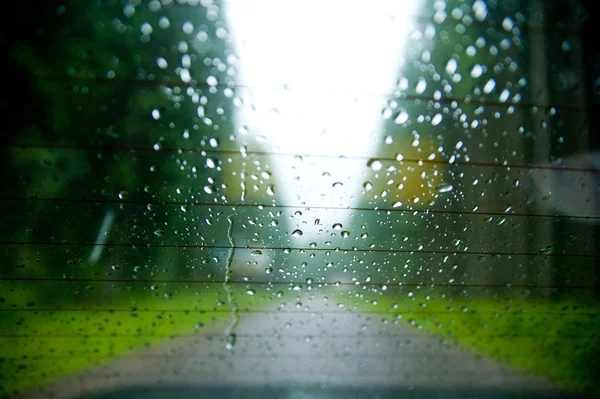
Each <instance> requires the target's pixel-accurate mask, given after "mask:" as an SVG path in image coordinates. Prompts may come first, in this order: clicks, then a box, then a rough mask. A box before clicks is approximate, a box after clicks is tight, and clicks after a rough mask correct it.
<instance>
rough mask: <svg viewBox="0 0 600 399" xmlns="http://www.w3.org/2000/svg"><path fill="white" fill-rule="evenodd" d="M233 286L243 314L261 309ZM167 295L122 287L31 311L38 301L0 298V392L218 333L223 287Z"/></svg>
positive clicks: (224, 312) (224, 316)
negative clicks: (97, 297) (103, 296)
mask: <svg viewBox="0 0 600 399" xmlns="http://www.w3.org/2000/svg"><path fill="white" fill-rule="evenodd" d="M99 285H100V284H99ZM38 288H39V287H38ZM0 289H1V290H2V291H4V292H6V291H7V290H6V287H2V286H0ZM233 289H234V300H235V303H236V305H237V307H238V309H239V311H240V313H239V314H240V315H241V316H243V312H244V310H245V309H248V308H255V307H256V306H260V303H261V302H262V300H261V299H260V298H257V297H252V296H250V295H247V294H246V293H245V288H243V287H240V286H238V287H233ZM12 291H13V292H18V291H19V290H12ZM177 291H178V292H177ZM165 292H167V291H166V290H165V289H164V288H161V290H159V292H144V295H141V293H140V292H137V290H133V291H126V292H123V291H121V292H120V293H119V295H114V296H110V297H109V298H118V301H115V300H114V299H113V300H112V301H111V300H106V301H95V302H90V301H89V300H87V301H85V302H82V303H81V304H78V303H77V302H72V301H71V302H65V301H63V302H65V303H64V304H62V306H60V302H61V301H58V304H59V306H57V303H56V302H54V303H52V304H53V306H52V309H55V308H58V309H61V310H37V309H44V306H41V305H42V304H41V303H40V304H37V303H36V304H34V305H33V306H32V307H30V308H29V309H28V306H27V304H26V303H25V304H23V303H22V302H23V301H19V300H18V297H17V298H16V297H15V296H13V297H9V298H5V301H4V302H3V303H0V305H2V306H1V309H2V310H3V311H2V312H0V396H2V394H12V393H15V392H21V391H24V390H27V389H31V388H34V387H36V386H40V385H42V384H44V383H47V382H49V381H51V380H53V379H56V378H58V377H61V376H65V375H68V374H71V373H73V372H77V371H80V370H84V369H86V368H89V367H91V366H93V365H97V364H101V363H104V362H109V361H112V360H114V359H117V358H119V357H122V356H124V355H127V354H130V353H132V352H134V351H137V350H141V349H144V348H148V347H152V346H155V345H160V344H164V343H165V342H168V340H170V339H173V338H175V337H177V336H178V335H186V336H189V335H194V334H206V333H213V332H214V333H216V334H219V333H221V332H223V334H224V329H223V327H222V326H223V325H225V324H227V321H228V320H230V318H231V316H230V313H229V310H230V308H229V305H228V304H227V301H226V295H225V293H224V290H223V287H222V286H221V284H210V285H206V286H202V287H201V288H200V289H198V287H194V288H192V287H181V288H180V289H177V290H173V293H171V294H170V295H167V296H165ZM16 296H23V297H26V296H27V295H26V294H22V293H21V294H20V295H16ZM11 300H12V301H11ZM7 302H8V303H11V302H12V303H13V304H15V305H14V306H10V305H9V306H7ZM77 309H84V311H81V310H77ZM215 326H217V327H218V330H215V328H214V327H215Z"/></svg>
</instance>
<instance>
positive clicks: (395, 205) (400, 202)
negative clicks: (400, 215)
mask: <svg viewBox="0 0 600 399" xmlns="http://www.w3.org/2000/svg"><path fill="white" fill-rule="evenodd" d="M401 206H402V201H396V202H394V203H393V204H392V208H399V207H401Z"/></svg>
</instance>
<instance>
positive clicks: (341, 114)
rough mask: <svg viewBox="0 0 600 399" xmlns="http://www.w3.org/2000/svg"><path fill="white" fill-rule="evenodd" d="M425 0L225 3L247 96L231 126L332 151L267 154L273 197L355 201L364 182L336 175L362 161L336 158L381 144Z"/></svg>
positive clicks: (292, 147)
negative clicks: (295, 158)
mask: <svg viewBox="0 0 600 399" xmlns="http://www.w3.org/2000/svg"><path fill="white" fill-rule="evenodd" d="M421 2H422V1H421V0H413V1H401V2H400V1H394V0H377V1H375V2H373V3H372V4H366V3H360V2H338V1H323V2H319V3H310V2H309V3H306V2H300V1H273V0H261V1H239V0H237V1H236V0H231V1H228V2H227V3H226V7H227V8H226V10H225V11H226V15H227V18H228V22H229V27H230V37H231V38H232V39H233V47H234V51H235V53H236V55H237V57H238V62H237V68H238V73H237V76H236V84H237V85H238V89H236V90H237V95H239V96H240V97H241V98H242V99H243V100H244V105H243V106H242V107H241V108H239V109H236V110H235V113H234V115H235V116H234V118H235V121H236V126H237V127H238V128H239V127H244V128H247V130H248V131H249V132H250V133H251V135H252V136H262V138H263V141H264V142H263V143H262V144H261V145H262V146H263V147H264V149H265V150H268V151H273V152H280V153H293V154H300V155H333V156H334V158H327V157H324V158H319V159H318V161H314V162H313V163H312V165H307V163H308V162H305V164H301V165H296V166H294V165H292V163H293V162H290V158H289V157H273V158H272V159H271V160H270V165H271V167H272V168H273V170H274V176H273V178H274V181H275V184H276V186H277V190H276V191H277V193H278V195H277V198H279V199H281V200H282V201H285V203H286V204H297V203H306V204H311V205H321V206H324V205H342V206H352V205H353V204H354V202H356V200H355V198H356V196H358V195H360V191H361V189H362V186H361V185H360V184H348V185H343V184H342V185H340V186H339V187H341V189H337V190H333V189H332V182H335V181H339V182H342V183H343V182H344V181H348V180H349V178H351V177H354V178H356V177H357V176H360V175H361V174H362V173H364V171H365V170H366V168H367V166H366V162H365V163H360V162H358V163H357V162H353V163H351V164H349V163H344V162H340V161H339V159H338V158H336V157H335V156H344V155H362V156H365V155H369V154H374V153H376V152H377V146H378V145H379V143H381V142H382V139H381V137H380V136H381V132H382V127H383V123H384V119H383V118H382V110H383V108H384V107H385V106H386V103H387V101H388V100H389V99H390V96H389V95H386V94H388V93H390V92H391V91H392V90H393V89H394V86H395V83H396V80H397V79H398V77H399V75H400V73H401V61H402V58H403V57H404V55H405V46H406V42H407V37H408V34H409V32H410V30H411V29H412V27H413V24H412V17H413V16H414V15H415V14H416V13H417V11H418V10H419V8H420V5H421ZM317 173H318V175H317ZM321 173H323V174H325V173H326V174H327V175H328V176H330V177H331V178H330V179H324V178H321ZM317 176H318V177H319V178H317ZM332 192H333V194H332ZM338 222H339V221H338ZM342 222H343V221H342Z"/></svg>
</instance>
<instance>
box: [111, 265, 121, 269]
mask: <svg viewBox="0 0 600 399" xmlns="http://www.w3.org/2000/svg"><path fill="white" fill-rule="evenodd" d="M110 268H111V269H113V270H121V265H112V266H111V267H110Z"/></svg>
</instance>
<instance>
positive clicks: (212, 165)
mask: <svg viewBox="0 0 600 399" xmlns="http://www.w3.org/2000/svg"><path fill="white" fill-rule="evenodd" d="M218 164H219V161H218V160H217V159H216V158H213V157H208V158H206V166H208V167H209V168H210V169H214V168H215V167H216V166H217V165H218Z"/></svg>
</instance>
